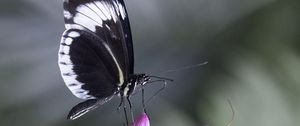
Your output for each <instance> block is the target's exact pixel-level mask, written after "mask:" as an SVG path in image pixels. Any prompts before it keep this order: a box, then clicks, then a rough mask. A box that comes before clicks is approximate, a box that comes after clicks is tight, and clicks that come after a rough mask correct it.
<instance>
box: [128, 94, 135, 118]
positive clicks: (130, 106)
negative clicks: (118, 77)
mask: <svg viewBox="0 0 300 126" xmlns="http://www.w3.org/2000/svg"><path fill="white" fill-rule="evenodd" d="M127 101H128V104H129V110H130V115H131V121H132V122H134V117H133V111H132V104H131V101H130V98H129V96H128V97H127Z"/></svg>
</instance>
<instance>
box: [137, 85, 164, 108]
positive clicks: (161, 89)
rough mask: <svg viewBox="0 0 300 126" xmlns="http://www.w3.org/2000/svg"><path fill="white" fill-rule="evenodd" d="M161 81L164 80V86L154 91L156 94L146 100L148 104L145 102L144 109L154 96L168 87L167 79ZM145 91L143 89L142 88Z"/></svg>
mask: <svg viewBox="0 0 300 126" xmlns="http://www.w3.org/2000/svg"><path fill="white" fill-rule="evenodd" d="M159 81H162V82H163V87H162V88H160V89H159V90H158V91H156V92H155V93H154V95H152V96H151V97H150V98H149V99H148V100H147V101H146V104H145V107H144V109H145V108H146V107H147V105H148V103H149V102H150V101H151V100H152V99H153V98H154V97H156V96H157V95H158V94H159V93H160V92H161V91H163V90H164V89H165V88H166V87H167V81H166V80H159ZM142 91H143V89H142Z"/></svg>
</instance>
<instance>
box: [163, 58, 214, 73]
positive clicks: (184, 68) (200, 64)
mask: <svg viewBox="0 0 300 126" xmlns="http://www.w3.org/2000/svg"><path fill="white" fill-rule="evenodd" d="M206 64H208V62H207V61H205V62H203V63H199V64H195V65H190V66H185V67H181V68H178V69H171V70H166V71H162V72H159V73H157V74H164V73H170V72H176V71H182V70H187V69H192V68H195V67H200V66H203V65H206Z"/></svg>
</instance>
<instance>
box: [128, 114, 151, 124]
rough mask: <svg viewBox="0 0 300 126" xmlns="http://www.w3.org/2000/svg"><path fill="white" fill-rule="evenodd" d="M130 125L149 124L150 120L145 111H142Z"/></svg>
mask: <svg viewBox="0 0 300 126" xmlns="http://www.w3.org/2000/svg"><path fill="white" fill-rule="evenodd" d="M132 126H150V121H149V118H148V116H147V114H146V113H142V114H141V115H140V116H138V118H136V119H135V121H134V122H133V124H132Z"/></svg>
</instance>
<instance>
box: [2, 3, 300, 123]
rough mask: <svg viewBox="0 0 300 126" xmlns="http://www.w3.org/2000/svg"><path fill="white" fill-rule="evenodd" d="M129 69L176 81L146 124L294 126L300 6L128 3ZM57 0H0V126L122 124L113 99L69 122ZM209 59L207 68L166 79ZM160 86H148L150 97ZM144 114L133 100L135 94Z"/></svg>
mask: <svg viewBox="0 0 300 126" xmlns="http://www.w3.org/2000/svg"><path fill="white" fill-rule="evenodd" d="M125 3H126V5H127V10H128V13H129V16H130V21H131V27H132V33H133V39H134V47H135V48H134V51H135V71H136V72H137V73H141V72H142V73H148V74H154V75H158V76H165V77H170V78H173V79H175V82H172V83H169V84H168V87H167V88H166V89H165V90H164V91H163V92H162V93H161V94H160V95H159V96H158V97H156V98H155V99H154V100H152V101H151V102H150V104H149V107H148V112H149V116H150V118H151V124H152V126H225V125H226V124H227V123H228V121H229V120H230V119H231V116H232V112H231V109H230V105H229V104H228V103H227V99H230V100H231V102H232V105H233V107H234V109H235V119H234V121H233V126H297V125H298V126H299V125H300V99H299V96H300V67H299V66H300V47H299V46H300V15H299V14H300V1H299V0H125ZM62 8H63V7H62V0H1V1H0V28H1V29H0V41H1V42H0V56H1V59H0V99H1V100H0V126H21V125H22V126H120V125H121V124H122V120H121V119H120V118H119V113H118V112H117V106H118V103H119V99H118V98H115V99H113V100H112V101H111V102H109V103H107V104H105V105H103V107H102V108H100V109H97V110H96V111H93V112H91V113H89V114H87V115H86V116H83V117H82V118H79V119H78V120H75V121H68V120H66V115H67V113H68V111H69V110H70V109H71V107H73V105H75V104H77V103H78V102H80V101H81V100H80V99H78V98H76V97H75V96H73V95H72V94H71V92H70V91H69V90H68V89H67V87H66V86H65V85H64V83H63V81H62V78H61V77H60V73H59V69H58V65H57V51H58V48H59V41H60V37H61V33H62V32H63V31H64V22H63V10H62ZM204 61H208V62H209V63H208V64H207V65H204V66H201V67H198V68H193V69H188V70H183V71H178V72H171V73H165V74H156V73H159V72H161V71H165V70H170V69H178V68H181V67H184V66H189V65H193V64H197V63H202V62H204ZM160 87H161V85H160V84H153V86H150V87H149V88H147V93H146V95H147V96H148V97H150V96H151V95H153V93H154V92H155V91H156V90H157V89H159V88H160ZM133 104H134V108H135V109H134V110H135V111H134V112H135V114H139V113H140V112H141V98H140V94H138V95H136V96H134V97H133Z"/></svg>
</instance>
